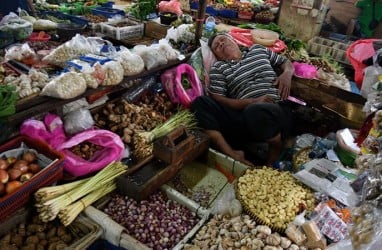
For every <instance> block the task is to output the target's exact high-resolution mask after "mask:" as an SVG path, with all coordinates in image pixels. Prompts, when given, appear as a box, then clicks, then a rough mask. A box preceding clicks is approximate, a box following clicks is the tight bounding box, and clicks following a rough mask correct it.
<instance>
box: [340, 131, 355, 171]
mask: <svg viewBox="0 0 382 250" xmlns="http://www.w3.org/2000/svg"><path fill="white" fill-rule="evenodd" d="M342 131H343V130H339V131H337V133H336V139H337V145H336V146H335V148H334V151H335V152H336V154H337V156H338V158H339V159H340V161H341V163H342V164H344V165H345V166H348V167H354V162H355V159H356V158H357V152H355V151H354V150H353V149H352V148H350V147H349V146H347V145H346V144H345V142H344V141H343V140H342V138H341V136H340V134H341V132H342ZM350 131H351V133H352V134H353V137H354V138H357V136H358V133H359V132H358V130H354V129H352V130H350Z"/></svg>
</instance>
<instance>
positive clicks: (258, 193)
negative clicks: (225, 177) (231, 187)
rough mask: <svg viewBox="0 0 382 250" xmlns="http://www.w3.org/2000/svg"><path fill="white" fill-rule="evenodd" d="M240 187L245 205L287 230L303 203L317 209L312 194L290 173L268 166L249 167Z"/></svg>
mask: <svg viewBox="0 0 382 250" xmlns="http://www.w3.org/2000/svg"><path fill="white" fill-rule="evenodd" d="M237 187H238V195H239V198H240V199H241V201H242V202H243V203H244V204H243V205H244V207H246V208H247V209H249V211H250V212H252V213H253V214H254V215H256V216H257V217H258V218H259V219H261V220H262V221H264V222H265V223H267V224H269V225H272V226H275V227H277V228H282V229H285V228H286V227H287V226H288V224H289V223H290V222H291V221H292V220H293V219H294V217H295V216H296V214H297V213H298V212H299V210H300V209H301V207H302V206H303V207H305V208H307V209H308V210H313V208H314V197H313V193H312V192H311V191H310V190H309V189H307V188H305V187H304V186H302V184H300V183H298V182H297V180H295V179H294V178H293V176H292V175H291V173H289V172H280V171H277V170H273V169H271V168H267V167H264V168H262V169H252V170H247V171H246V173H245V174H244V175H243V176H241V177H240V178H239V180H238V185H237Z"/></svg>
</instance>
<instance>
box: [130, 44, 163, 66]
mask: <svg viewBox="0 0 382 250" xmlns="http://www.w3.org/2000/svg"><path fill="white" fill-rule="evenodd" d="M133 52H134V53H136V54H137V55H139V56H140V57H141V58H142V59H143V61H144V62H145V67H146V69H147V70H150V69H153V68H156V67H159V66H161V65H165V64H167V62H168V61H167V58H166V57H164V56H163V55H162V54H161V53H160V52H159V50H158V49H157V48H155V47H153V46H146V45H136V46H135V47H134V48H133Z"/></svg>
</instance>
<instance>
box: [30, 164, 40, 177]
mask: <svg viewBox="0 0 382 250" xmlns="http://www.w3.org/2000/svg"><path fill="white" fill-rule="evenodd" d="M28 168H29V171H30V172H31V173H32V174H37V173H38V172H40V170H41V167H40V166H39V165H38V164H36V163H30V164H29V165H28Z"/></svg>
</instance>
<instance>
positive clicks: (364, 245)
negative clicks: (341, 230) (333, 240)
mask: <svg viewBox="0 0 382 250" xmlns="http://www.w3.org/2000/svg"><path fill="white" fill-rule="evenodd" d="M351 215H352V220H353V224H352V225H349V234H350V238H351V241H352V245H353V248H354V250H361V249H362V250H375V249H382V222H381V220H380V218H381V216H382V211H381V209H378V208H376V207H375V206H373V205H371V204H369V203H365V204H362V205H361V206H359V207H356V208H353V209H352V210H351Z"/></svg>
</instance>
